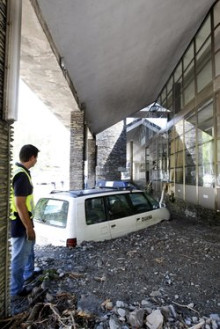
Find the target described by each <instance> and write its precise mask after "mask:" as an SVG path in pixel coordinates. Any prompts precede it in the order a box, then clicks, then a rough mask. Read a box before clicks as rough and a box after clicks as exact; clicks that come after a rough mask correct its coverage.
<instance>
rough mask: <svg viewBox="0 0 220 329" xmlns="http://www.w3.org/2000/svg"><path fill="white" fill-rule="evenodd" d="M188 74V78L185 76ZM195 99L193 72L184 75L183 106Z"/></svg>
mask: <svg viewBox="0 0 220 329" xmlns="http://www.w3.org/2000/svg"><path fill="white" fill-rule="evenodd" d="M187 74H188V76H187ZM194 97H195V79H194V70H191V71H189V70H188V71H187V72H186V73H185V74H184V104H185V105H186V104H188V103H189V102H190V101H191V100H192V99H193V98H194Z"/></svg>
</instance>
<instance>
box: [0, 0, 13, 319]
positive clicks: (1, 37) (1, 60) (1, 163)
mask: <svg viewBox="0 0 220 329" xmlns="http://www.w3.org/2000/svg"><path fill="white" fill-rule="evenodd" d="M0 25H1V28H0V44H1V47H0V250H1V253H0V318H4V317H5V316H6V315H8V314H9V300H10V297H9V277H10V275H9V264H10V255H9V245H8V231H9V219H8V217H9V216H8V215H9V186H10V157H11V155H10V130H11V128H10V125H9V124H8V123H7V122H5V121H4V120H3V119H2V118H3V95H4V93H3V91H4V70H5V47H6V46H5V35H6V0H0Z"/></svg>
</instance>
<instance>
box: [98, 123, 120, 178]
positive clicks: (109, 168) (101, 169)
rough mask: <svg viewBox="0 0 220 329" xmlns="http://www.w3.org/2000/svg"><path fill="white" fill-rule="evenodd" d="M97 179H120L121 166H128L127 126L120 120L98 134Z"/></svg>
mask: <svg viewBox="0 0 220 329" xmlns="http://www.w3.org/2000/svg"><path fill="white" fill-rule="evenodd" d="M96 145H97V167H96V181H98V180H101V179H105V180H120V179H121V172H120V171H119V168H120V167H123V168H125V167H126V126H125V123H124V121H120V122H119V123H117V124H115V125H114V126H112V127H110V128H108V129H106V130H104V131H103V132H102V133H100V134H98V135H97V136H96Z"/></svg>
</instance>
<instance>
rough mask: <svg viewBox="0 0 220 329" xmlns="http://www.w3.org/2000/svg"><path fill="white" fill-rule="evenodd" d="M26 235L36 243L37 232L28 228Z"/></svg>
mask: <svg viewBox="0 0 220 329" xmlns="http://www.w3.org/2000/svg"><path fill="white" fill-rule="evenodd" d="M26 234H27V239H28V240H30V241H34V240H35V238H36V236H35V231H34V229H33V227H28V228H26Z"/></svg>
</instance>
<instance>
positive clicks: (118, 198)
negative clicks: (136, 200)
mask: <svg viewBox="0 0 220 329" xmlns="http://www.w3.org/2000/svg"><path fill="white" fill-rule="evenodd" d="M105 199H106V204H107V212H108V217H109V219H110V220H113V219H118V218H122V217H127V216H131V215H132V214H133V209H132V206H131V204H130V203H129V201H128V200H129V199H128V198H127V197H126V195H124V194H118V195H110V196H107V197H105Z"/></svg>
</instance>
